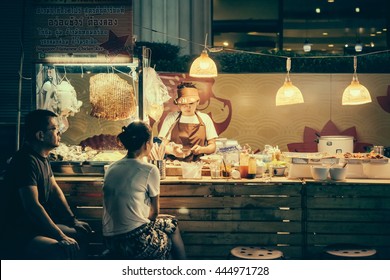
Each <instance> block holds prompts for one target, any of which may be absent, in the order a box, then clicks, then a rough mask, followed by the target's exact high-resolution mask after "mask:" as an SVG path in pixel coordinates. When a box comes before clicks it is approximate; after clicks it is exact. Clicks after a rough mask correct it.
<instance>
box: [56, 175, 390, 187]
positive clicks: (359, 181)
mask: <svg viewBox="0 0 390 280" xmlns="http://www.w3.org/2000/svg"><path fill="white" fill-rule="evenodd" d="M56 180H57V181H68V182H91V181H93V182H103V177H102V176H56ZM172 183H175V184H177V183H183V184H186V183H191V184H202V183H219V184H220V183H226V184H240V183H241V184H258V183H293V184H296V183H322V184H389V185H390V179H346V180H344V181H332V180H326V181H315V180H313V179H289V178H287V177H272V178H271V180H265V179H263V178H255V179H231V178H227V179H225V178H221V179H211V177H210V176H203V177H202V179H183V178H182V177H180V176H167V177H166V178H165V179H163V180H161V184H162V185H166V184H172Z"/></svg>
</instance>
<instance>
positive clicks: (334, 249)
mask: <svg viewBox="0 0 390 280" xmlns="http://www.w3.org/2000/svg"><path fill="white" fill-rule="evenodd" d="M324 252H325V253H326V254H327V255H328V256H330V257H331V258H334V259H340V258H341V259H354V258H359V259H370V258H372V257H373V256H374V255H375V254H376V250H375V249H374V248H371V247H367V246H362V245H357V244H335V245H329V246H327V247H325V250H324Z"/></svg>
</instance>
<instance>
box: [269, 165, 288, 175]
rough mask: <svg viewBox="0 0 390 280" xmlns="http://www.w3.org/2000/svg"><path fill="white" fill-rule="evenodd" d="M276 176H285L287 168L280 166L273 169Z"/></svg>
mask: <svg viewBox="0 0 390 280" xmlns="http://www.w3.org/2000/svg"><path fill="white" fill-rule="evenodd" d="M272 170H273V173H274V175H275V176H284V172H285V171H286V166H278V167H275V166H274V167H273V168H272Z"/></svg>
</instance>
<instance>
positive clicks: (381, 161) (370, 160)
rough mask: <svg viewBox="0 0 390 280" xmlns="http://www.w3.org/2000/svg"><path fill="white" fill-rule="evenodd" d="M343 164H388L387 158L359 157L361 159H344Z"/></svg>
mask: <svg viewBox="0 0 390 280" xmlns="http://www.w3.org/2000/svg"><path fill="white" fill-rule="evenodd" d="M344 160H345V162H347V163H349V164H361V163H378V164H385V163H388V162H389V158H387V157H383V158H368V157H361V158H346V159H344Z"/></svg>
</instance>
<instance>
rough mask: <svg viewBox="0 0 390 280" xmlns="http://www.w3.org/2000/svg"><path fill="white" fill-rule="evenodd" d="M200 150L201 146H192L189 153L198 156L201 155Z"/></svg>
mask: <svg viewBox="0 0 390 280" xmlns="http://www.w3.org/2000/svg"><path fill="white" fill-rule="evenodd" d="M202 149H203V147H202V146H199V145H194V146H193V147H192V149H191V152H192V153H193V154H194V155H200V154H202V153H203V152H202Z"/></svg>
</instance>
